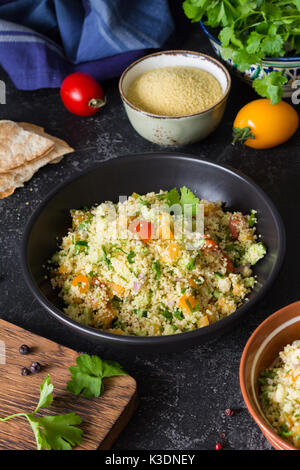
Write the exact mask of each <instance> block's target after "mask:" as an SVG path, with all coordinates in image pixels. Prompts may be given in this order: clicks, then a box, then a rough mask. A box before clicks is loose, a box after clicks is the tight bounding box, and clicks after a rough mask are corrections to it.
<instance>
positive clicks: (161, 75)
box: [127, 66, 223, 116]
mask: <svg viewBox="0 0 300 470" xmlns="http://www.w3.org/2000/svg"><path fill="white" fill-rule="evenodd" d="M222 96H223V92H222V88H221V85H220V83H219V82H218V80H217V79H216V78H215V77H214V76H213V75H212V74H211V73H210V72H207V71H206V70H201V69H199V68H197V67H183V66H173V67H161V68H157V69H152V70H149V71H148V72H145V73H143V74H142V75H140V76H139V77H137V78H136V79H135V80H134V82H133V83H132V84H131V85H130V87H129V89H128V92H127V98H128V100H129V101H130V102H131V103H132V104H133V105H134V106H136V107H137V108H139V109H141V110H142V111H146V112H148V113H151V114H156V115H165V116H183V115H187V114H195V113H199V112H201V111H204V110H205V109H207V108H209V107H211V106H213V105H214V104H215V103H217V101H219V100H220V99H221V98H222Z"/></svg>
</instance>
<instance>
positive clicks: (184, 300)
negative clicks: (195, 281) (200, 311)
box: [179, 294, 196, 314]
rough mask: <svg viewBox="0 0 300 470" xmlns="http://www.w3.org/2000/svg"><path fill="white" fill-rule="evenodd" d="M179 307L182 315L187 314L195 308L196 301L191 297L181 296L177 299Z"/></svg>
mask: <svg viewBox="0 0 300 470" xmlns="http://www.w3.org/2000/svg"><path fill="white" fill-rule="evenodd" d="M179 306H180V308H181V311H182V312H183V313H186V314H189V313H191V312H192V311H193V308H195V307H196V299H195V297H193V296H192V295H187V294H183V296H182V297H180V299H179Z"/></svg>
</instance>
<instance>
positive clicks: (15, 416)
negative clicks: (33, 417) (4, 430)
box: [0, 413, 27, 423]
mask: <svg viewBox="0 0 300 470" xmlns="http://www.w3.org/2000/svg"><path fill="white" fill-rule="evenodd" d="M18 416H26V418H27V415H26V413H16V414H14V415H10V416H7V417H6V418H0V422H1V423H4V421H8V420H9V419H13V418H17V417H18Z"/></svg>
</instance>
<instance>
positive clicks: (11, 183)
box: [0, 123, 74, 199]
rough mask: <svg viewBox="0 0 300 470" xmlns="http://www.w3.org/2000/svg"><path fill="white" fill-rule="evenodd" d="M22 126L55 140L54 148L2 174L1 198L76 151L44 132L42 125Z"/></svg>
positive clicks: (0, 183)
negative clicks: (41, 170) (41, 169)
mask: <svg viewBox="0 0 300 470" xmlns="http://www.w3.org/2000/svg"><path fill="white" fill-rule="evenodd" d="M19 125H20V127H21V128H23V129H25V130H30V131H31V132H36V134H37V135H39V136H46V138H47V139H48V138H50V139H52V140H53V143H54V148H53V150H52V151H50V152H49V153H48V154H46V155H44V156H42V157H41V158H37V159H35V160H32V161H30V162H28V163H27V164H25V165H22V166H20V167H18V168H15V169H14V170H13V171H10V172H7V173H4V174H0V199H1V198H4V197H7V196H10V195H11V194H12V193H13V192H14V190H15V189H16V188H18V187H21V186H23V184H24V183H25V182H26V181H28V180H30V179H31V178H32V176H33V175H34V173H35V172H36V171H38V170H39V169H40V168H41V167H43V166H44V165H47V164H48V163H57V162H58V161H60V160H61V159H62V157H63V156H64V155H65V154H66V153H70V152H74V149H72V147H70V146H69V145H68V144H67V143H66V142H65V141H63V140H62V139H59V138H58V137H53V136H50V135H49V134H47V133H46V132H44V130H43V128H42V127H39V126H35V125H34V124H29V123H19Z"/></svg>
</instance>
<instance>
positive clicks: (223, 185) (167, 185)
mask: <svg viewBox="0 0 300 470" xmlns="http://www.w3.org/2000/svg"><path fill="white" fill-rule="evenodd" d="M284 251H285V232H284V228H283V225H282V221H281V218H280V216H279V214H278V212H277V210H276V208H275V207H274V205H273V203H272V202H271V201H270V199H269V198H268V196H267V195H266V194H265V193H264V192H263V191H262V190H261V189H260V188H259V187H258V186H257V185H256V184H255V183H254V182H252V181H251V180H249V179H248V178H247V177H246V176H244V175H242V174H240V173H238V172H236V171H234V170H232V169H231V168H228V167H225V166H221V165H217V164H215V163H212V162H210V161H207V160H201V159H199V158H196V157H192V156H188V155H184V154H176V153H172V154H171V153H155V154H141V155H132V156H125V157H119V158H116V159H114V160H111V161H109V162H104V163H102V164H100V165H98V166H96V167H94V168H92V169H90V170H88V171H85V172H83V173H81V174H80V175H79V176H77V177H75V178H73V179H72V180H69V181H68V182H66V183H64V184H63V185H61V186H60V187H59V188H58V189H56V190H55V191H53V192H52V193H51V194H50V195H49V196H48V198H47V199H46V201H44V202H43V203H42V204H41V205H40V207H39V208H38V209H37V210H36V212H35V213H34V214H33V216H32V217H31V219H30V221H29V223H28V226H27V228H26V231H25V236H24V240H23V251H22V260H23V267H24V272H25V277H26V280H27V282H28V284H29V286H30V288H31V290H32V292H33V294H34V295H35V297H36V298H37V299H38V300H39V301H40V302H41V304H42V305H43V306H44V307H45V308H46V310H47V311H48V312H49V313H50V314H52V315H53V316H54V317H56V318H57V319H58V320H60V321H62V322H63V323H65V324H67V325H69V326H70V327H71V328H73V329H75V330H77V331H80V332H82V333H84V334H86V335H88V336H91V337H96V338H99V340H101V341H102V342H105V343H107V344H110V345H115V346H125V347H130V348H136V349H137V350H140V349H147V350H149V349H150V350H151V349H153V350H154V351H158V350H171V349H174V350H175V349H179V348H181V347H188V346H191V345H193V344H196V343H199V342H203V341H205V340H207V339H213V338H214V337H216V336H217V335H218V334H220V333H222V332H224V331H225V330H227V329H229V328H230V327H231V326H232V325H233V324H234V323H235V322H236V320H238V319H239V318H240V317H241V316H242V315H243V314H244V313H246V312H248V311H249V310H250V309H251V307H252V306H253V305H254V303H255V302H256V301H257V300H259V299H260V298H261V297H262V296H263V295H264V293H265V292H266V290H267V289H268V287H270V285H271V283H272V281H273V280H274V278H275V276H276V275H277V273H278V271H279V269H280V266H281V262H282V260H283V256H284Z"/></svg>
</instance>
